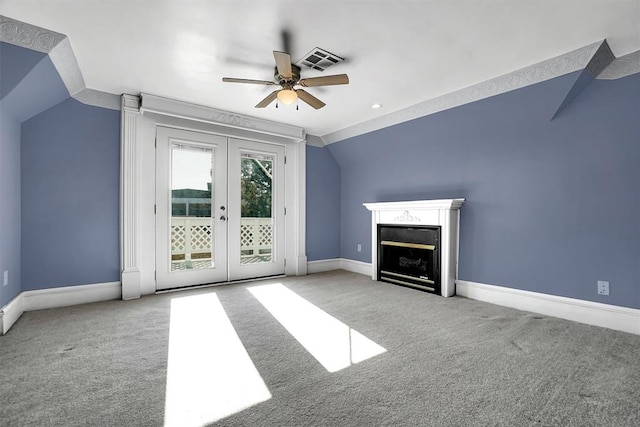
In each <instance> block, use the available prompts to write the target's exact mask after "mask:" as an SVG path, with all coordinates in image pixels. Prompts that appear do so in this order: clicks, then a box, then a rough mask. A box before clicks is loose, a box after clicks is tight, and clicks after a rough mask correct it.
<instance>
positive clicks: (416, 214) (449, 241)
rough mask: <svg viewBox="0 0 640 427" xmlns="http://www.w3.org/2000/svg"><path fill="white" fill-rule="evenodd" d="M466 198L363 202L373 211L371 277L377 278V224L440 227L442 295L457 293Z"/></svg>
mask: <svg viewBox="0 0 640 427" xmlns="http://www.w3.org/2000/svg"><path fill="white" fill-rule="evenodd" d="M464 200H465V199H438V200H411V201H403V202H377V203H364V206H365V207H366V208H367V209H369V210H370V211H371V266H372V267H371V278H372V279H373V280H378V267H377V266H378V225H379V224H390V225H432V226H440V294H441V295H442V296H444V297H451V296H453V295H455V293H456V285H455V280H456V277H457V275H458V240H459V234H460V233H459V228H460V207H461V206H462V204H463V203H464Z"/></svg>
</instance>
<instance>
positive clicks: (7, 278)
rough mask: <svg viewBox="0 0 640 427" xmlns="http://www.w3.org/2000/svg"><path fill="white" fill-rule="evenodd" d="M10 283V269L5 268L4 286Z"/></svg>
mask: <svg viewBox="0 0 640 427" xmlns="http://www.w3.org/2000/svg"><path fill="white" fill-rule="evenodd" d="M8 284H9V270H5V271H4V274H3V286H7V285H8Z"/></svg>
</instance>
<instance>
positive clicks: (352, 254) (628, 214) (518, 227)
mask: <svg viewBox="0 0 640 427" xmlns="http://www.w3.org/2000/svg"><path fill="white" fill-rule="evenodd" d="M576 76H577V74H576V73H574V74H572V75H567V76H563V77H560V78H556V79H553V80H550V81H546V82H543V83H540V84H536V85H533V86H529V87H526V88H523V89H519V90H516V91H513V92H509V93H506V94H502V95H499V96H495V97H492V98H489V99H485V100H482V101H478V102H475V103H472V104H468V105H465V106H461V107H458V108H455V109H451V110H447V111H443V112H441V113H438V114H433V115H430V116H426V117H423V118H420V119H416V120H413V121H410V122H406V123H403V124H399V125H396V126H392V127H389V128H385V129H381V130H379V131H375V132H371V133H369V134H365V135H360V136H358V137H354V138H350V139H348V140H344V141H341V142H338V143H335V144H332V145H330V146H329V147H328V148H325V150H326V149H328V150H329V151H330V152H331V153H332V154H333V155H334V157H335V159H336V160H337V162H338V163H339V165H340V168H341V191H340V195H341V201H340V205H341V212H342V213H341V249H340V254H341V256H342V257H344V258H349V259H354V260H360V261H365V262H370V261H371V260H370V253H371V232H370V227H371V223H370V221H371V219H370V212H369V211H367V210H366V209H365V208H364V207H363V206H362V203H364V202H376V201H398V200H416V199H436V198H456V197H463V198H466V199H467V201H466V203H465V204H464V206H463V207H462V210H461V237H460V262H459V277H460V278H461V279H464V280H470V281H474V282H480V283H488V284H495V285H500V286H506V287H512V288H518V289H525V290H531V291H536V292H543V293H547V294H554V295H561V296H567V297H573V298H579V299H584V300H592V301H599V302H603V303H608V304H615V305H620V306H627V307H635V308H640V284H639V283H640V282H639V281H638V277H640V263H639V262H638V260H640V225H639V223H638V220H637V218H638V216H639V212H640V190H639V187H638V183H639V182H640V167H639V165H640V117H639V115H640V113H639V112H640V74H636V75H633V76H630V77H626V78H623V79H619V80H612V81H608V80H596V81H594V82H593V83H592V84H591V85H589V86H588V87H587V88H586V89H585V90H584V91H583V92H582V93H581V94H580V96H579V97H577V99H575V100H574V101H573V103H571V104H570V105H568V106H567V107H566V108H565V109H563V111H562V112H561V113H560V114H559V115H558V116H557V117H556V118H555V119H554V120H553V121H550V117H551V116H552V115H553V113H554V112H555V111H556V110H557V109H558V106H559V105H560V103H561V102H562V100H563V99H564V96H565V95H566V94H567V92H568V90H569V88H570V87H571V85H572V84H573V82H574V81H575V79H576ZM313 192H314V190H313V188H308V193H309V194H308V197H309V198H310V199H312V198H313V197H314V194H313ZM308 226H309V227H316V225H311V224H308ZM358 243H360V244H362V246H363V251H362V252H360V253H358V252H356V245H357V244H358ZM597 280H609V281H610V282H611V295H610V296H609V297H602V296H598V295H597V293H596V281H597Z"/></svg>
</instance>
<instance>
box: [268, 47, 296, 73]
mask: <svg viewBox="0 0 640 427" xmlns="http://www.w3.org/2000/svg"><path fill="white" fill-rule="evenodd" d="M273 57H274V58H275V59H276V68H277V69H278V74H280V77H282V78H283V79H290V78H291V77H293V73H292V72H291V55H289V54H288V53H286V52H278V51H277V50H274V51H273Z"/></svg>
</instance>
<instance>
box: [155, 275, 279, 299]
mask: <svg viewBox="0 0 640 427" xmlns="http://www.w3.org/2000/svg"><path fill="white" fill-rule="evenodd" d="M281 277H286V275H285V274H276V275H273V276H261V277H252V278H251V279H240V280H230V281H226V282H216V283H203V284H201V285H189V286H181V287H179V288H169V289H161V290H159V291H158V290H156V292H155V294H156V295H159V294H167V293H169V292H178V291H186V290H189V289H202V288H213V287H215V286H224V285H234V284H236V283H247V282H256V281H260V280H269V279H278V278H281Z"/></svg>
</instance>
